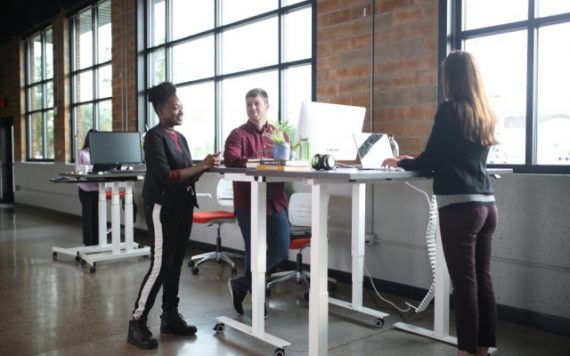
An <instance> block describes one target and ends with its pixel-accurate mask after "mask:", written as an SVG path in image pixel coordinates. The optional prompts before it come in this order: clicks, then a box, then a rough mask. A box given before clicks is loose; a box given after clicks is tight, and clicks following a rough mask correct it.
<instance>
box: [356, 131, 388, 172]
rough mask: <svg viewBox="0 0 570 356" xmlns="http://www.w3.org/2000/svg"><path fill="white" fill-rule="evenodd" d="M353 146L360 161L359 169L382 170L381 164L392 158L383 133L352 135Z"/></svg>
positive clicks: (386, 138)
mask: <svg viewBox="0 0 570 356" xmlns="http://www.w3.org/2000/svg"><path fill="white" fill-rule="evenodd" d="M353 137H354V144H355V145H356V151H357V153H358V159H359V160H360V167H359V169H382V162H384V160H385V159H386V158H390V157H392V156H393V153H392V147H391V146H390V141H389V140H388V135H386V134H383V133H365V132H360V133H354V134H353Z"/></svg>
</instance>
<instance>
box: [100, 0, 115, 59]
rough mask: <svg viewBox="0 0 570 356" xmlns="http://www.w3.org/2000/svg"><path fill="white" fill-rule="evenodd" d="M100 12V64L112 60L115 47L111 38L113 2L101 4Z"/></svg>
mask: <svg viewBox="0 0 570 356" xmlns="http://www.w3.org/2000/svg"><path fill="white" fill-rule="evenodd" d="M98 10H99V11H98V14H97V27H98V32H97V36H98V38H97V42H98V43H97V44H98V51H99V53H98V60H99V61H98V63H102V62H106V61H110V60H111V49H112V45H113V41H112V38H111V1H105V2H103V3H101V4H100V5H99V8H98Z"/></svg>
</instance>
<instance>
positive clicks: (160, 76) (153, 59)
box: [148, 49, 166, 86]
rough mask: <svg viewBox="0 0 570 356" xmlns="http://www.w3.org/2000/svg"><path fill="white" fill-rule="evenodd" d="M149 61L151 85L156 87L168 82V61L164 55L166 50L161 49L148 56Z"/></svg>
mask: <svg viewBox="0 0 570 356" xmlns="http://www.w3.org/2000/svg"><path fill="white" fill-rule="evenodd" d="M148 60H149V62H150V63H149V65H148V68H149V71H150V73H149V74H148V77H149V80H150V85H151V86H153V85H156V84H159V83H162V82H164V81H165V80H166V60H165V55H164V49H159V50H156V51H154V52H152V53H151V54H149V56H148Z"/></svg>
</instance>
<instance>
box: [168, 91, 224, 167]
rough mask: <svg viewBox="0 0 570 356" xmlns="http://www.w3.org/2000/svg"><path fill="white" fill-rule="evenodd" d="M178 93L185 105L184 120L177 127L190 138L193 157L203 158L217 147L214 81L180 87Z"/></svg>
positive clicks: (196, 158)
mask: <svg viewBox="0 0 570 356" xmlns="http://www.w3.org/2000/svg"><path fill="white" fill-rule="evenodd" d="M177 94H178V97H179V98H180V101H181V102H182V105H183V106H184V118H183V120H184V121H183V123H182V125H180V126H178V127H177V128H176V129H177V130H178V131H180V132H181V133H182V134H183V135H184V136H185V137H186V139H187V140H188V144H189V146H190V151H191V152H192V159H193V160H202V159H203V158H204V157H205V156H206V155H207V154H208V153H213V152H214V147H215V139H214V138H215V133H216V127H215V120H214V118H215V111H214V109H215V102H214V99H215V89H214V82H207V83H202V84H197V85H188V86H185V87H178V89H177Z"/></svg>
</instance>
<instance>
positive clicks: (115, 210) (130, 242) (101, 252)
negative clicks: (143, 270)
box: [52, 171, 150, 273]
mask: <svg viewBox="0 0 570 356" xmlns="http://www.w3.org/2000/svg"><path fill="white" fill-rule="evenodd" d="M60 176H61V177H66V178H68V179H69V180H66V181H63V182H65V183H75V184H77V183H87V182H91V183H98V184H99V203H98V207H99V210H98V213H99V214H98V215H99V218H98V223H99V228H98V230H99V245H97V246H80V247H71V248H63V247H56V246H54V247H52V253H53V257H54V258H57V254H58V253H61V254H64V255H68V256H74V257H75V259H76V260H77V261H81V263H82V264H83V263H87V264H88V265H89V266H91V268H90V272H91V273H94V272H95V271H96V265H97V262H101V261H111V260H118V259H125V258H131V257H139V256H150V248H149V247H141V246H139V245H138V244H136V243H134V237H133V231H134V229H133V183H134V182H135V181H137V180H139V179H142V176H141V174H140V173H132V172H128V171H125V172H124V173H123V172H120V173H102V174H77V173H61V174H60ZM53 181H58V180H57V179H55V180H53ZM121 183H122V184H124V185H125V215H124V223H125V242H123V243H121V206H120V194H119V184H121ZM106 184H110V185H111V193H112V194H111V244H109V243H107V196H106V188H105V185H106Z"/></svg>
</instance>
